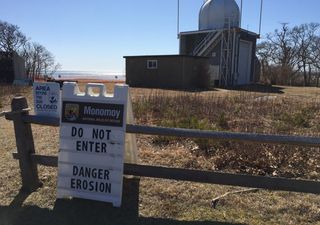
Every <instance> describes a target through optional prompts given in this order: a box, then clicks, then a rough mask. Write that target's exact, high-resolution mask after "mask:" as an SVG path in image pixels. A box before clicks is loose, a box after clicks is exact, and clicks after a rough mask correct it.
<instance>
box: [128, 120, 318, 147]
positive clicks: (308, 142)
mask: <svg viewBox="0 0 320 225" xmlns="http://www.w3.org/2000/svg"><path fill="white" fill-rule="evenodd" d="M126 132H127V133H135V134H148V135H162V136H174V137H185V138H209V139H215V140H221V141H239V142H251V143H269V144H284V145H300V146H311V147H319V146H320V138H318V137H303V136H285V135H269V134H253V133H233V132H215V131H206V130H194V129H181V128H165V127H150V126H138V125H130V124H129V125H127V129H126Z"/></svg>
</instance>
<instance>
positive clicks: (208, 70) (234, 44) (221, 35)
mask: <svg viewBox="0 0 320 225" xmlns="http://www.w3.org/2000/svg"><path fill="white" fill-rule="evenodd" d="M257 38H259V35H258V34H256V33H254V32H251V31H248V30H244V29H241V26H240V9H239V7H238V5H237V3H236V2H235V1H234V0H229V1H216V0H206V1H205V2H204V4H203V6H202V7H201V9H200V13H199V29H198V30H195V31H189V32H181V33H180V34H179V40H180V46H179V47H180V50H179V55H172V56H168V55H167V56H131V57H129V56H127V57H125V58H126V80H127V84H129V85H131V86H134V87H150V88H153V87H159V88H179V89H181V88H183V89H189V88H204V87H216V86H220V87H232V86H238V85H248V84H252V83H255V82H257V81H258V80H259V72H260V69H259V65H260V64H259V62H258V60H257V57H256V42H257Z"/></svg>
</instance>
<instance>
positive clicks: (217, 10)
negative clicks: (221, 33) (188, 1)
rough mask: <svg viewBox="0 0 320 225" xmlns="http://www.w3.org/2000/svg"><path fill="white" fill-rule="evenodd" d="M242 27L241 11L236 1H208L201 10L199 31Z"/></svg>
mask: <svg viewBox="0 0 320 225" xmlns="http://www.w3.org/2000/svg"><path fill="white" fill-rule="evenodd" d="M229 24H230V27H231V28H234V27H239V26H240V10H239V6H238V5H237V3H236V2H235V0H207V1H206V2H205V3H204V4H203V6H202V7H201V10H200V15H199V30H215V29H223V28H228V27H229Z"/></svg>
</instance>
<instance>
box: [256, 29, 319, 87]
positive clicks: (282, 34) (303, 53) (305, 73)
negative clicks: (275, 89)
mask: <svg viewBox="0 0 320 225" xmlns="http://www.w3.org/2000/svg"><path fill="white" fill-rule="evenodd" d="M319 29H320V25H319V24H318V23H309V24H302V25H299V26H294V27H289V26H288V24H287V23H283V24H282V26H281V28H280V29H276V30H275V31H274V32H272V33H268V34H267V35H266V37H265V38H264V39H263V40H262V41H261V42H260V43H259V44H258V45H257V55H258V58H259V60H260V63H261V79H262V81H263V82H268V83H271V84H280V85H304V86H312V85H316V86H319V79H320V35H319Z"/></svg>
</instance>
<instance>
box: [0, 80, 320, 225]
mask: <svg viewBox="0 0 320 225" xmlns="http://www.w3.org/2000/svg"><path fill="white" fill-rule="evenodd" d="M81 87H82V88H83V85H81ZM109 89H110V90H112V85H109ZM16 94H22V95H24V96H26V97H27V98H28V102H29V105H30V106H31V108H33V102H32V90H31V88H21V89H15V88H12V87H8V86H0V102H1V106H0V111H3V110H9V109H10V99H11V98H12V97H13V96H14V95H16ZM131 96H132V99H133V108H134V114H135V117H136V123H138V124H149V125H160V126H172V127H185V128H194V129H211V130H222V131H237V132H238V131H241V132H256V133H273V134H290V135H305V136H316V137H318V136H320V125H319V120H320V89H317V88H292V87H278V86H277V87H251V88H249V89H245V90H244V89H241V90H223V89H217V90H213V91H206V92H177V91H168V90H155V89H152V90H148V89H135V88H133V89H131ZM0 128H1V132H0V140H1V148H0V152H1V157H0V174H1V176H0V177H1V178H0V224H59V225H60V224H179V225H180V224H186V225H189V224H200V225H201V224H205V225H207V224H208V225H209V224H320V196H317V195H312V194H298V193H289V192H275V191H266V190H259V191H256V192H248V193H242V194H234V195H229V196H227V197H226V198H223V199H222V200H221V201H220V202H219V204H218V206H217V208H216V209H213V208H211V206H210V204H211V200H212V199H213V198H215V197H217V196H220V195H222V194H224V193H226V192H229V191H234V190H242V189H243V188H239V187H228V186H219V185H207V184H197V183H190V182H177V181H168V180H157V179H149V178H142V179H140V180H137V179H126V181H125V188H124V190H125V191H124V199H123V207H122V208H121V209H113V208H112V207H111V206H110V205H109V204H105V203H99V202H92V201H86V200H79V199H74V200H56V199H55V193H56V176H57V171H56V169H54V168H48V167H42V166H39V175H40V179H41V181H42V182H43V187H42V188H40V189H39V190H38V191H36V192H34V193H32V194H30V195H28V194H24V193H21V192H19V190H20V185H21V183H20V177H19V169H18V168H19V167H18V162H17V161H15V160H13V159H12V155H11V153H12V152H13V151H15V139H14V132H13V127H12V123H11V122H10V121H6V120H5V119H4V118H0ZM32 128H33V135H34V138H35V146H36V151H37V152H38V153H41V154H46V155H57V152H58V141H59V140H58V137H59V128H52V127H45V126H38V125H33V126H32ZM137 142H138V148H139V152H138V153H139V163H141V164H150V165H163V166H169V167H181V168H193V169H204V170H217V171H227V172H235V173H246V174H256V175H263V176H281V177H290V178H298V179H299V178H305V179H311V180H318V181H319V180H320V149H319V148H302V147H292V146H291V147H288V146H281V145H267V144H260V145H259V144H243V143H234V142H213V141H208V140H201V139H196V140H192V139H173V138H167V137H151V136H142V135H138V136H137Z"/></svg>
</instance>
